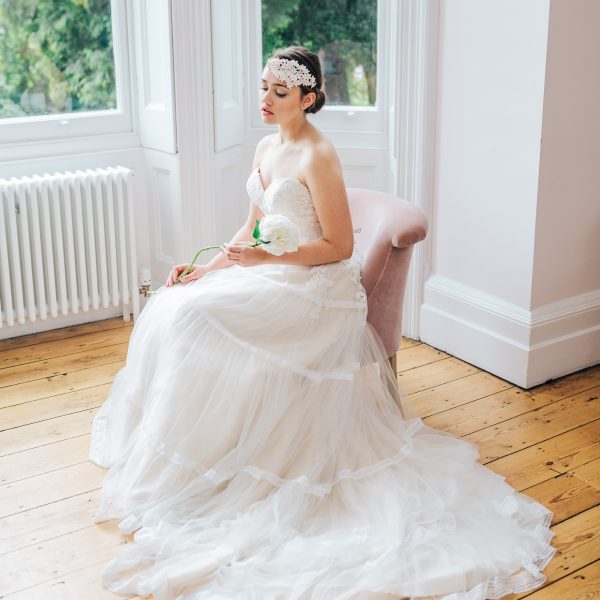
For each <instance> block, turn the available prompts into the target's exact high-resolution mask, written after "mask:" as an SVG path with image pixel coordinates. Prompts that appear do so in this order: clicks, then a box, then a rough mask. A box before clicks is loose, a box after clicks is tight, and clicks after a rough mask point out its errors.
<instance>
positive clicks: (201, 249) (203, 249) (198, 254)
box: [173, 246, 221, 285]
mask: <svg viewBox="0 0 600 600" xmlns="http://www.w3.org/2000/svg"><path fill="white" fill-rule="evenodd" d="M220 247H221V246H206V247H205V248H200V250H198V252H196V256H194V259H193V260H192V262H191V263H190V264H189V265H188V266H187V268H186V269H185V271H183V273H180V274H179V277H177V279H176V280H175V282H174V284H173V285H175V283H179V280H180V279H181V278H182V277H183V276H184V275H187V274H188V273H189V272H190V271H191V269H192V267H193V266H194V263H195V262H196V259H197V258H198V256H200V253H201V252H204V251H205V250H211V249H213V248H220Z"/></svg>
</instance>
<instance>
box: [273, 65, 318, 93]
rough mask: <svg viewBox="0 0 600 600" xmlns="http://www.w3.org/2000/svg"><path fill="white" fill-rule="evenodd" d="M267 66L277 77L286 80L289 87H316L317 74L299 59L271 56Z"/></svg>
mask: <svg viewBox="0 0 600 600" xmlns="http://www.w3.org/2000/svg"><path fill="white" fill-rule="evenodd" d="M267 68H268V69H269V71H271V73H273V75H275V77H277V79H281V81H284V82H285V84H286V85H287V87H288V88H292V87H294V86H295V85H305V86H307V87H311V88H312V87H315V86H316V85H317V80H316V79H315V76H314V75H313V74H312V73H311V72H310V71H309V70H308V69H307V68H306V66H305V65H303V64H300V63H299V62H298V61H297V60H293V59H290V58H269V60H268V61H267Z"/></svg>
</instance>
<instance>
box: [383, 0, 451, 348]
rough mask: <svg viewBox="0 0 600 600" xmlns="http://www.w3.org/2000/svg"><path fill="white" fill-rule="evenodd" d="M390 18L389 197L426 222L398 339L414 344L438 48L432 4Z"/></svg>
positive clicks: (426, 267) (424, 256) (426, 252)
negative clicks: (395, 63)
mask: <svg viewBox="0 0 600 600" xmlns="http://www.w3.org/2000/svg"><path fill="white" fill-rule="evenodd" d="M396 9H397V10H396V11H394V13H393V15H392V17H393V18H394V19H395V22H396V23H397V28H396V31H397V38H396V39H395V40H394V44H393V45H392V47H393V48H394V49H395V52H396V55H397V56H398V57H399V60H400V63H399V70H398V71H396V72H394V71H392V72H390V79H391V80H392V81H393V89H394V99H393V103H392V108H391V115H390V116H391V118H390V122H391V126H392V127H391V131H392V139H391V140H390V171H391V173H392V193H394V194H395V195H397V196H400V197H401V198H404V199H406V200H408V201H409V202H411V203H413V204H414V205H415V206H417V207H419V208H420V209H422V210H423V211H424V212H425V214H426V215H427V217H428V220H429V231H428V235H427V237H426V238H425V240H424V241H422V242H420V243H419V244H416V245H415V247H414V250H413V255H412V259H411V265H410V269H409V273H408V282H407V286H406V294H405V299H404V310H403V314H404V321H403V324H402V335H404V336H406V337H409V338H413V339H419V338H420V307H421V304H422V302H423V293H424V292H423V286H424V282H425V279H426V276H427V275H428V274H429V273H430V272H431V255H432V241H433V227H432V225H433V223H432V217H433V196H434V161H435V131H436V123H437V102H436V97H437V70H438V48H439V12H440V3H439V2H438V0H403V1H402V2H401V4H399V5H397V6H396Z"/></svg>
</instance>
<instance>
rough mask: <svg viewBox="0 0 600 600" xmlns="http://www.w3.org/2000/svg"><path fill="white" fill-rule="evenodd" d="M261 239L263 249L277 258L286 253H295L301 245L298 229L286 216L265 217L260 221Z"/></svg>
mask: <svg viewBox="0 0 600 600" xmlns="http://www.w3.org/2000/svg"><path fill="white" fill-rule="evenodd" d="M260 239H261V241H262V242H263V244H262V247H263V249H264V250H265V251H266V252H268V253H269V254H275V255H277V256H281V255H282V254H283V253H284V252H295V251H296V250H297V249H298V244H299V243H300V236H299V234H298V229H297V227H296V226H295V225H294V223H292V221H290V219H288V218H287V217H285V216H284V215H266V216H265V217H263V219H262V220H261V221H260Z"/></svg>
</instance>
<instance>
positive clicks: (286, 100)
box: [259, 67, 314, 124]
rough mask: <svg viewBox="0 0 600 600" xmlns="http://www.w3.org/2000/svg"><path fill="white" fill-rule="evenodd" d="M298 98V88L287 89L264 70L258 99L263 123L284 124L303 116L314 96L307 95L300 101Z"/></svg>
mask: <svg viewBox="0 0 600 600" xmlns="http://www.w3.org/2000/svg"><path fill="white" fill-rule="evenodd" d="M300 96H301V94H300V87H299V86H297V85H295V86H293V87H291V88H288V87H287V85H286V84H285V82H283V81H281V79H277V77H275V75H273V73H271V71H270V70H269V69H268V68H267V67H265V68H264V70H263V73H262V82H261V86H260V93H259V98H260V114H261V115H262V118H263V121H264V122H265V123H273V124H274V123H285V122H286V121H289V120H290V119H294V118H297V117H298V116H299V115H301V114H303V113H304V109H305V108H307V107H308V106H310V104H311V102H312V97H313V96H314V94H307V95H306V96H305V97H304V98H302V99H301V98H300Z"/></svg>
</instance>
